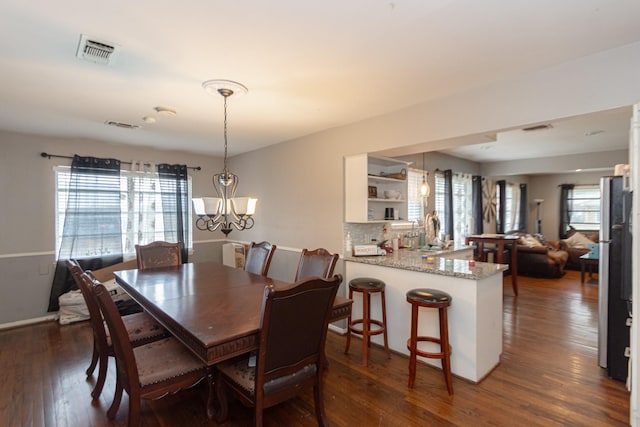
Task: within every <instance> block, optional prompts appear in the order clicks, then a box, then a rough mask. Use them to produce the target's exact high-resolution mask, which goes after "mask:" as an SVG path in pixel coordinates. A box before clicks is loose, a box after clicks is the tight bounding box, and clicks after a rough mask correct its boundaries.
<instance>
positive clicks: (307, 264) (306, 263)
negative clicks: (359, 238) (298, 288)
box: [294, 248, 340, 282]
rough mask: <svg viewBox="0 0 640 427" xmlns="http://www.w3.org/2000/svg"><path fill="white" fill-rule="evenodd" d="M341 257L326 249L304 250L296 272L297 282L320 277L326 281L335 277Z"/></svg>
mask: <svg viewBox="0 0 640 427" xmlns="http://www.w3.org/2000/svg"><path fill="white" fill-rule="evenodd" d="M339 257H340V255H338V254H332V253H331V252H329V251H328V250H326V249H324V248H318V249H315V250H312V251H310V250H308V249H303V250H302V254H301V255H300V261H299V262H298V270H296V277H295V279H294V281H295V282H297V281H298V280H301V279H305V278H307V277H313V276H318V277H322V278H325V279H328V278H330V277H331V276H332V275H333V270H334V269H335V268H336V264H337V262H338V258H339Z"/></svg>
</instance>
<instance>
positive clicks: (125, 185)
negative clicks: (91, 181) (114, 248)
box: [53, 166, 193, 259]
mask: <svg viewBox="0 0 640 427" xmlns="http://www.w3.org/2000/svg"><path fill="white" fill-rule="evenodd" d="M53 169H54V199H55V200H54V206H55V213H54V217H55V219H54V245H55V257H56V259H57V258H58V256H59V254H60V246H61V243H62V234H63V228H64V221H65V215H66V200H65V199H66V197H67V196H66V195H68V191H69V189H68V184H69V182H70V177H71V167H70V166H54V168H53ZM136 177H143V178H151V179H156V180H157V181H158V183H157V185H156V190H155V197H154V199H155V200H154V203H155V204H156V205H157V206H160V210H159V212H156V214H155V220H156V221H159V222H160V223H162V221H163V219H162V216H163V215H162V200H161V197H160V185H159V174H158V172H157V171H128V170H121V171H120V214H121V217H122V223H121V230H120V236H121V238H122V248H123V256H124V257H125V258H129V257H135V249H134V248H135V246H134V245H135V244H146V243H150V241H153V240H165V239H164V237H163V236H164V233H163V232H159V231H156V232H155V234H154V236H153V237H150V236H147V237H148V238H146V239H144V240H141V241H139V242H138V241H136V240H134V242H133V244H131V245H127V239H128V238H131V236H132V235H134V234H132V233H131V231H130V230H129V227H128V221H129V216H130V214H134V213H132V212H129V210H128V200H129V197H131V196H130V194H129V191H128V189H129V180H130V179H132V178H133V179H135V178H136ZM65 181H66V184H65V183H64V182H65ZM187 192H188V193H187V197H188V200H191V198H192V178H191V176H190V175H189V176H187ZM145 194H147V195H149V194H151V193H150V192H149V191H147V192H145ZM185 214H186V215H188V216H187V218H191V216H192V205H191V203H188V204H187V212H186V213H185ZM184 227H185V230H184V231H185V237H186V239H185V240H186V241H185V246H186V249H187V250H192V249H193V226H192V221H190V220H189V221H184ZM149 238H151V239H152V240H149ZM127 246H129V249H128V250H127Z"/></svg>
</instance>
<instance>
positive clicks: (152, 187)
mask: <svg viewBox="0 0 640 427" xmlns="http://www.w3.org/2000/svg"><path fill="white" fill-rule="evenodd" d="M155 169H156V168H155V165H151V164H148V163H146V162H143V161H135V160H134V161H132V162H131V172H126V173H124V172H123V176H124V177H126V182H127V193H126V200H127V211H126V224H125V228H126V230H125V235H126V237H125V245H124V253H125V254H134V253H135V245H136V244H142V245H146V244H148V243H151V242H153V241H156V240H163V239H164V236H163V235H162V234H161V232H162V230H160V233H158V232H157V231H156V229H157V228H161V226H162V224H161V223H159V221H157V216H158V215H162V212H158V211H159V210H160V206H159V204H160V203H161V201H160V197H159V194H160V192H159V191H158V187H159V183H158V174H157V172H156V170H155ZM159 234H160V235H159Z"/></svg>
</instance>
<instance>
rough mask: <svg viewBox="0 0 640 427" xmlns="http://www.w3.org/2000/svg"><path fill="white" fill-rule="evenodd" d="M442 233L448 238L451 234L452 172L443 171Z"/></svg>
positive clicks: (448, 170) (449, 170) (451, 237)
mask: <svg viewBox="0 0 640 427" xmlns="http://www.w3.org/2000/svg"><path fill="white" fill-rule="evenodd" d="M444 234H445V236H447V235H448V236H449V238H450V239H453V238H454V235H453V172H452V171H451V169H447V170H446V171H444Z"/></svg>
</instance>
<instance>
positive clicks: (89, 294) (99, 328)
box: [66, 259, 108, 349]
mask: <svg viewBox="0 0 640 427" xmlns="http://www.w3.org/2000/svg"><path fill="white" fill-rule="evenodd" d="M66 263H67V268H68V269H69V271H70V272H71V276H73V280H75V282H76V285H78V288H79V289H80V292H82V296H83V297H84V302H85V303H86V304H87V309H88V311H89V321H90V322H91V328H93V336H94V339H95V342H96V346H98V347H100V346H105V349H106V347H107V346H108V344H107V333H106V331H105V330H104V323H103V322H102V314H101V313H100V307H99V306H98V301H97V300H96V297H95V295H94V293H93V289H92V288H93V283H94V282H93V280H90V281H85V280H82V276H83V275H85V274H87V275H88V276H89V277H90V278H91V279H93V276H92V275H91V273H90V272H85V271H84V270H83V269H82V267H80V264H79V263H78V261H76V260H75V259H68V260H67V261H66Z"/></svg>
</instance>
